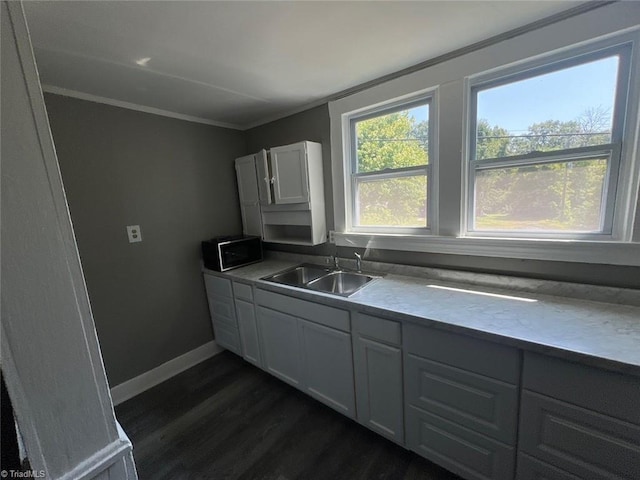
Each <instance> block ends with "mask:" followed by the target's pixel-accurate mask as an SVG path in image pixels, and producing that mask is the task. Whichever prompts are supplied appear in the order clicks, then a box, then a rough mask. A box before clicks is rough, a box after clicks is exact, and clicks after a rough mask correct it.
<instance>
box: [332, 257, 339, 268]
mask: <svg viewBox="0 0 640 480" xmlns="http://www.w3.org/2000/svg"><path fill="white" fill-rule="evenodd" d="M331 259H332V260H333V268H334V269H335V270H340V265H338V256H337V255H334V256H333V257H331Z"/></svg>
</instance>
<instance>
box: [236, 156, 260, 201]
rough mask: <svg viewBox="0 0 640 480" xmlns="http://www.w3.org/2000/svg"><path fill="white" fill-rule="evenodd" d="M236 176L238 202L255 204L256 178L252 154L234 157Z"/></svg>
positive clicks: (256, 192) (256, 198)
mask: <svg viewBox="0 0 640 480" xmlns="http://www.w3.org/2000/svg"><path fill="white" fill-rule="evenodd" d="M236 177H237V179H238V194H239V196H240V204H242V205H256V204H257V203H258V200H259V197H258V180H257V177H256V161H255V157H254V156H253V155H248V156H246V157H240V158H237V159H236Z"/></svg>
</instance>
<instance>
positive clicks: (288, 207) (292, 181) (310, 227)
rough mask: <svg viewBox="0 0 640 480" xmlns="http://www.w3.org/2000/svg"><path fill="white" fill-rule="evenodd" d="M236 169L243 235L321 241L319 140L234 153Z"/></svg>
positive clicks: (281, 240) (299, 242) (322, 210)
mask: <svg viewBox="0 0 640 480" xmlns="http://www.w3.org/2000/svg"><path fill="white" fill-rule="evenodd" d="M236 173H237V175H238V192H239V194H240V209H241V212H242V225H243V231H244V233H245V234H252V235H262V237H263V239H264V241H265V242H273V243H288V244H295V245H317V244H320V243H324V242H326V240H327V232H326V219H325V206H324V181H323V168H322V146H321V145H320V144H319V143H315V142H299V143H294V144H292V145H286V146H282V147H274V148H272V149H271V150H270V151H269V153H268V154H267V152H266V151H265V150H262V151H260V152H259V153H257V154H255V155H248V156H246V157H242V158H238V159H237V160H236ZM257 219H260V226H259V227H258V225H257ZM257 232H259V233H257Z"/></svg>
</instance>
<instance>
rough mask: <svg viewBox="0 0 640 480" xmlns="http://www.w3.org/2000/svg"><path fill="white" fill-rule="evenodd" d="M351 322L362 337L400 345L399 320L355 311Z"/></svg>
mask: <svg viewBox="0 0 640 480" xmlns="http://www.w3.org/2000/svg"><path fill="white" fill-rule="evenodd" d="M353 322H354V325H353V329H354V330H355V331H356V332H358V333H359V334H360V335H361V336H363V337H369V338H373V339H374V340H380V341H381V342H385V343H390V344H392V345H400V344H401V343H402V334H401V326H400V323H399V322H393V321H391V320H385V319H384V318H380V317H374V316H371V315H365V314H364V313H356V314H355V317H354V319H353Z"/></svg>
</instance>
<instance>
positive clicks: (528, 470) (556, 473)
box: [516, 452, 582, 480]
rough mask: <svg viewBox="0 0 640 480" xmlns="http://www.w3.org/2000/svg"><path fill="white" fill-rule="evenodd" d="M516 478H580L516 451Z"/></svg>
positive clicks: (579, 479) (541, 479)
mask: <svg viewBox="0 0 640 480" xmlns="http://www.w3.org/2000/svg"><path fill="white" fill-rule="evenodd" d="M516 478H517V479H518V480H582V479H581V478H579V477H576V476H575V475H571V474H570V473H568V472H565V471H564V470H560V469H559V468H556V467H554V466H552V465H549V464H547V463H544V462H541V461H540V460H536V459H535V458H533V457H530V456H529V455H527V454H526V453H522V452H518V473H517V474H516Z"/></svg>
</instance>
